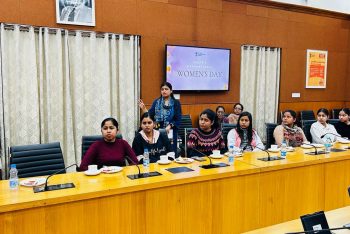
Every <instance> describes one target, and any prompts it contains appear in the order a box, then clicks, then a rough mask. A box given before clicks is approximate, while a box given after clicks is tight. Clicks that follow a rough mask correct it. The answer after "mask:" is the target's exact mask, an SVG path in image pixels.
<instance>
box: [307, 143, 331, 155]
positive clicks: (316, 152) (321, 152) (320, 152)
mask: <svg viewBox="0 0 350 234" xmlns="http://www.w3.org/2000/svg"><path fill="white" fill-rule="evenodd" d="M303 145H309V146H312V147H313V148H314V152H309V153H305V154H309V155H318V154H325V153H326V152H324V151H317V148H316V146H314V145H313V144H309V143H303Z"/></svg>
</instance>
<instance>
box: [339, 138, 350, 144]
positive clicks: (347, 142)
mask: <svg viewBox="0 0 350 234" xmlns="http://www.w3.org/2000/svg"><path fill="white" fill-rule="evenodd" d="M337 141H338V142H339V143H342V144H349V143H350V141H349V140H347V139H338V140H337Z"/></svg>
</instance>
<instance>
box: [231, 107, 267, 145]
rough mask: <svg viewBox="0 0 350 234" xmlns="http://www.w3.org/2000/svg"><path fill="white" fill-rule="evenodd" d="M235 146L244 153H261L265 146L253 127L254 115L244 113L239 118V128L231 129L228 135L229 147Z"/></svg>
mask: <svg viewBox="0 0 350 234" xmlns="http://www.w3.org/2000/svg"><path fill="white" fill-rule="evenodd" d="M230 145H234V146H235V147H238V148H241V149H243V151H260V150H262V149H265V148H264V144H263V143H262V142H261V139H260V137H259V135H258V133H257V132H256V131H255V130H254V129H253V127H252V115H251V114H250V113H249V112H246V111H245V112H242V113H241V114H240V115H239V117H238V125H237V128H234V129H231V130H230V132H229V133H228V135H227V146H230Z"/></svg>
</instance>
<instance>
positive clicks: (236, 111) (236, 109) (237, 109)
mask: <svg viewBox="0 0 350 234" xmlns="http://www.w3.org/2000/svg"><path fill="white" fill-rule="evenodd" d="M242 111H243V105H242V104H241V103H236V104H235V105H234V106H233V113H232V114H230V115H229V116H228V117H227V119H228V123H230V124H237V122H238V117H239V115H240V114H241V113H242Z"/></svg>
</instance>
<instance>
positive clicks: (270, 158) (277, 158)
mask: <svg viewBox="0 0 350 234" xmlns="http://www.w3.org/2000/svg"><path fill="white" fill-rule="evenodd" d="M255 148H257V149H259V150H262V151H264V152H266V153H267V158H258V160H261V161H264V162H268V161H275V160H281V159H283V158H281V157H280V156H273V157H271V156H270V152H269V151H267V150H266V149H262V148H260V147H255Z"/></svg>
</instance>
